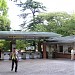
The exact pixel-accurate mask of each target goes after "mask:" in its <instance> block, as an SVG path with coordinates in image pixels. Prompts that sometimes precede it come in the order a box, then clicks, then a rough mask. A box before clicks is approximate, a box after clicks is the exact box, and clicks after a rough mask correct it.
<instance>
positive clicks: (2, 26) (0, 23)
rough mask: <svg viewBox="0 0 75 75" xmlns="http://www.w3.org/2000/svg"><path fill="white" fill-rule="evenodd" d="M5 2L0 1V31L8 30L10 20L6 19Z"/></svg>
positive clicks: (6, 8) (6, 9)
mask: <svg viewBox="0 0 75 75" xmlns="http://www.w3.org/2000/svg"><path fill="white" fill-rule="evenodd" d="M7 11H8V7H7V2H6V0H0V31H7V30H10V20H9V19H8V18H7Z"/></svg>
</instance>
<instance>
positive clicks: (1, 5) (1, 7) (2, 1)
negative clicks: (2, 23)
mask: <svg viewBox="0 0 75 75" xmlns="http://www.w3.org/2000/svg"><path fill="white" fill-rule="evenodd" d="M7 10H8V7H7V2H6V0H0V12H1V13H0V14H1V15H4V16H6V15H7Z"/></svg>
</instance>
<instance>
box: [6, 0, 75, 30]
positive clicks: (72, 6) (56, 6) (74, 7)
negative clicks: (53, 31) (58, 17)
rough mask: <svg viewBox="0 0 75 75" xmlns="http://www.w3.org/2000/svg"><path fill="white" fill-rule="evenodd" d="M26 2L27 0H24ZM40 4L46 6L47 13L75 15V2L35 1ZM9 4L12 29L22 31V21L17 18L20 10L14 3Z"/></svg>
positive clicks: (58, 0) (56, 0) (71, 0)
mask: <svg viewBox="0 0 75 75" xmlns="http://www.w3.org/2000/svg"><path fill="white" fill-rule="evenodd" d="M23 1H25V0H23ZM35 1H38V2H42V3H43V5H44V6H46V9H47V12H67V13H74V12H75V0H35ZM7 2H8V7H9V11H8V15H9V19H10V20H11V28H12V30H20V29H21V28H20V26H19V25H20V24H21V23H22V19H21V18H20V17H19V16H17V15H19V14H20V13H21V12H20V8H19V7H17V6H16V5H15V3H14V2H12V1H10V0H7Z"/></svg>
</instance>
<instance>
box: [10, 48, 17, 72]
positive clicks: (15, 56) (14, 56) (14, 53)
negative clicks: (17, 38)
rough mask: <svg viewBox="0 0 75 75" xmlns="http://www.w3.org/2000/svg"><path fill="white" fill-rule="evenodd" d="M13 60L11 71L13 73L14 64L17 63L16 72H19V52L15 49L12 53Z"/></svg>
mask: <svg viewBox="0 0 75 75" xmlns="http://www.w3.org/2000/svg"><path fill="white" fill-rule="evenodd" d="M11 58H12V67H11V71H13V68H14V63H15V72H17V67H18V52H17V51H16V49H15V48H13V50H12V52H11Z"/></svg>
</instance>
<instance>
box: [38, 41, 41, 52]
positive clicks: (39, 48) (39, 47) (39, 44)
mask: <svg viewBox="0 0 75 75" xmlns="http://www.w3.org/2000/svg"><path fill="white" fill-rule="evenodd" d="M38 51H39V52H41V42H38Z"/></svg>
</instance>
